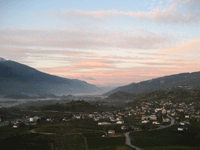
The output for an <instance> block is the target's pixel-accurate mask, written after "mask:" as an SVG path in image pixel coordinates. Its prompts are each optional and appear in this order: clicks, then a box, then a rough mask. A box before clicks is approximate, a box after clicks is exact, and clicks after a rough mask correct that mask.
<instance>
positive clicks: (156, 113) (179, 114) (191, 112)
mask: <svg viewBox="0 0 200 150" xmlns="http://www.w3.org/2000/svg"><path fill="white" fill-rule="evenodd" d="M196 103H197V102H191V103H189V104H186V103H184V102H181V103H172V102H171V101H165V102H164V101H160V102H157V101H155V102H143V103H141V105H140V106H135V108H132V107H125V108H123V109H120V110H115V111H111V112H109V111H108V112H93V113H73V114H72V117H71V118H66V117H63V118H62V120H59V119H56V118H51V117H49V118H41V117H39V116H35V117H30V116H26V118H23V119H16V121H10V122H8V121H6V120H5V121H4V123H1V126H3V125H12V127H13V128H19V127H21V126H24V125H32V126H35V125H37V124H38V123H40V122H41V120H44V119H45V121H46V122H56V121H72V120H74V119H77V120H79V119H92V120H93V121H94V122H97V125H99V126H104V125H121V130H130V129H131V130H135V131H137V130H144V125H146V124H148V125H156V127H159V126H163V125H169V124H170V122H171V119H170V118H169V117H168V116H167V114H168V115H170V116H171V117H173V118H174V119H175V124H176V125H180V126H179V127H178V128H177V130H178V131H183V130H187V128H188V126H189V125H190V120H196V121H197V122H199V119H200V109H197V108H195V105H196ZM131 116H133V117H132V119H135V122H134V124H132V125H130V124H129V125H128V123H127V120H129V119H131ZM127 118H128V119H127ZM125 120H126V121H125ZM151 127H152V126H151Z"/></svg>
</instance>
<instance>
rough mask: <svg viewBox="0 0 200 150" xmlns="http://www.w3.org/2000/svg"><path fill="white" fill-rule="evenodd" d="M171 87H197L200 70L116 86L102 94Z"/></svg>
mask: <svg viewBox="0 0 200 150" xmlns="http://www.w3.org/2000/svg"><path fill="white" fill-rule="evenodd" d="M173 88H182V89H199V88H200V72H193V73H181V74H176V75H171V76H165V77H160V78H156V79H152V80H148V81H143V82H139V83H132V84H129V85H126V86H122V87H118V88H116V89H114V90H112V91H109V92H107V93H105V94H104V95H105V96H108V95H111V94H113V93H115V92H118V91H122V92H127V93H132V94H139V93H147V92H152V91H156V90H171V89H173Z"/></svg>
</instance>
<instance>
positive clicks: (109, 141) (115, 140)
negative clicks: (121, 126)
mask: <svg viewBox="0 0 200 150" xmlns="http://www.w3.org/2000/svg"><path fill="white" fill-rule="evenodd" d="M87 144H88V147H89V149H99V148H104V147H115V148H116V147H117V146H125V137H109V138H107V137H104V138H102V137H88V138H87Z"/></svg>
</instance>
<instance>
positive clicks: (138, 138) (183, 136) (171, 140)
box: [130, 124, 200, 150]
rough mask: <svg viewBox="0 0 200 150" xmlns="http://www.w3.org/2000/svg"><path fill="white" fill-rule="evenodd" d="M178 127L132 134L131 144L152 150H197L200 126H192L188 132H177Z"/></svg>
mask: <svg viewBox="0 0 200 150" xmlns="http://www.w3.org/2000/svg"><path fill="white" fill-rule="evenodd" d="M177 127H178V126H173V127H170V128H166V129H161V130H155V131H141V132H134V133H131V134H130V136H131V142H132V144H133V145H136V146H138V147H141V148H144V149H147V150H150V149H159V147H160V149H163V148H164V147H165V149H178V147H176V146H179V147H181V149H183V148H184V149H197V147H198V148H200V143H199V139H200V138H199V135H200V134H199V131H200V130H199V129H200V128H199V127H200V126H199V124H195V125H194V126H190V127H189V130H187V131H183V132H180V131H177ZM167 147H168V148H167Z"/></svg>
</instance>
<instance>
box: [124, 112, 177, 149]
mask: <svg viewBox="0 0 200 150" xmlns="http://www.w3.org/2000/svg"><path fill="white" fill-rule="evenodd" d="M167 117H169V118H170V119H171V124H170V125H167V126H161V127H159V128H157V129H151V130H149V131H153V130H161V129H165V128H168V127H171V126H173V125H174V122H175V120H174V118H172V117H171V116H169V115H168V114H167ZM132 132H138V131H130V132H126V133H124V136H125V137H126V145H129V146H130V147H132V148H135V149H136V150H142V149H141V148H139V147H137V146H135V145H132V144H131V139H130V137H129V134H130V133H132Z"/></svg>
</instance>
